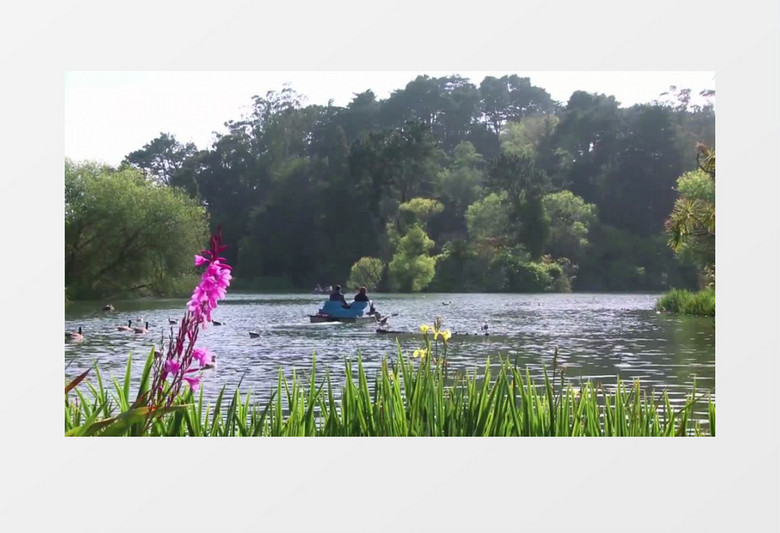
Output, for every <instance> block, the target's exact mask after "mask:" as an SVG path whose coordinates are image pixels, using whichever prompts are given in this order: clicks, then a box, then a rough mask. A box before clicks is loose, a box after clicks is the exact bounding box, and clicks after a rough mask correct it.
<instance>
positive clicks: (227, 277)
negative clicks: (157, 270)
mask: <svg viewBox="0 0 780 533" xmlns="http://www.w3.org/2000/svg"><path fill="white" fill-rule="evenodd" d="M224 249H225V246H224V245H223V244H222V230H221V228H220V229H219V230H217V233H216V234H214V235H213V236H212V237H211V247H210V249H209V250H203V251H201V253H200V254H194V262H195V266H196V267H201V266H205V268H204V269H203V273H202V274H201V278H200V281H199V283H198V285H197V286H196V287H195V288H194V290H193V291H192V295H191V296H190V299H189V301H188V302H187V306H186V308H187V311H186V312H185V314H184V318H183V319H182V321H181V324H180V327H179V331H178V333H177V334H176V336H175V338H174V337H173V336H172V338H171V339H170V341H169V343H168V350H167V357H165V358H163V357H160V358H159V359H156V363H155V367H154V378H153V381H152V386H151V387H150V390H152V391H154V393H153V394H151V395H150V397H149V399H148V401H147V405H149V406H150V408H156V407H158V406H163V405H172V404H173V402H174V401H175V399H176V397H177V395H178V394H179V390H180V386H181V385H182V384H183V383H184V382H186V383H187V384H189V386H190V389H191V390H192V391H193V392H195V391H197V390H199V389H200V386H201V378H200V373H201V372H202V371H203V370H205V369H207V368H214V366H215V364H216V357H214V355H213V354H212V353H211V352H210V351H209V350H208V349H206V348H198V347H195V344H196V342H197V340H198V331H199V330H200V329H202V328H204V329H205V328H206V325H207V323H208V322H211V314H212V311H213V310H214V309H216V307H217V304H218V302H219V300H222V299H223V298H225V296H226V294H227V287H228V286H230V281H231V279H232V274H231V271H232V268H231V267H230V265H227V264H225V261H226V260H225V258H223V257H220V255H219V254H220V252H222V250H224ZM193 361H197V364H193ZM166 381H168V382H169V384H170V386H169V387H164V386H163V384H164V383H166ZM150 412H151V411H150Z"/></svg>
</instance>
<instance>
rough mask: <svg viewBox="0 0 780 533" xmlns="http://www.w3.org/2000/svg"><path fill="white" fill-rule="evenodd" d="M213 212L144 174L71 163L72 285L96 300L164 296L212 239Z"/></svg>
mask: <svg viewBox="0 0 780 533" xmlns="http://www.w3.org/2000/svg"><path fill="white" fill-rule="evenodd" d="M207 229H208V228H207V217H206V210H205V209H204V208H203V207H202V206H199V205H198V204H197V202H196V201H195V200H193V199H191V198H190V197H189V196H187V195H186V194H185V193H184V192H183V191H181V190H179V189H177V188H175V187H162V186H160V185H158V184H156V183H155V182H153V181H151V180H149V179H147V178H145V177H144V174H143V172H142V171H140V170H138V169H134V168H128V167H125V168H123V169H121V170H116V169H113V168H111V167H108V166H101V165H98V164H94V163H89V162H87V163H79V164H75V163H73V162H71V161H68V160H66V161H65V285H66V287H67V289H68V296H69V297H71V296H72V297H73V298H92V297H99V296H104V295H109V294H116V293H125V294H126V293H132V292H137V291H143V292H145V293H152V294H164V293H167V292H169V291H171V290H172V288H173V286H174V284H175V281H176V279H177V278H179V277H181V276H182V275H186V274H193V273H194V269H193V264H192V251H193V250H199V249H200V247H202V245H203V243H204V242H205V241H206V238H207V236H208V232H207Z"/></svg>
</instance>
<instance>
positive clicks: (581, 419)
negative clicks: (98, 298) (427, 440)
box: [65, 344, 715, 437]
mask: <svg viewBox="0 0 780 533" xmlns="http://www.w3.org/2000/svg"><path fill="white" fill-rule="evenodd" d="M445 347H446V344H445ZM151 357H152V356H151V355H150V358H151ZM148 361H149V359H148V360H147V366H149V362H148ZM416 361H417V360H416V359H413V360H408V359H406V358H405V357H404V356H403V354H402V352H401V350H400V347H399V350H398V355H397V359H396V360H395V361H389V360H387V359H384V360H383V361H382V365H381V368H380V370H379V371H378V372H376V374H375V375H374V377H373V378H372V379H371V378H369V376H368V375H367V373H366V371H365V369H364V367H363V362H362V360H361V358H360V357H358V360H357V368H356V369H354V370H353V364H352V363H351V362H350V361H345V364H344V379H345V382H344V385H343V386H340V387H336V386H333V385H332V384H331V379H330V373H329V371H326V373H325V377H324V379H323V378H319V379H318V374H317V365H316V359H314V360H313V361H312V366H311V371H310V375H309V376H308V378H306V377H303V376H302V377H299V375H298V373H297V372H296V371H295V370H293V373H292V376H291V377H290V378H288V377H287V376H285V375H284V374H283V373H282V371H281V369H280V371H279V378H278V385H277V387H276V390H275V391H274V392H273V393H272V394H271V397H270V399H269V400H268V401H267V403H265V405H264V406H261V405H258V404H252V403H251V397H250V393H249V392H247V393H246V395H245V396H244V397H243V398H242V395H241V393H240V392H239V389H238V388H236V390H235V391H234V392H233V394H232V395H228V396H226V395H225V389H224V388H223V389H222V391H221V392H220V394H219V397H218V399H217V402H216V405H215V406H214V408H213V411H212V410H211V406H210V405H209V406H206V408H205V409H204V408H203V397H202V390H201V393H200V396H199V398H198V399H197V400H196V399H195V398H194V396H193V394H192V393H191V392H190V391H189V390H187V391H186V392H183V393H181V394H180V395H179V397H177V398H176V401H175V402H174V404H173V405H172V406H171V407H170V408H166V409H161V410H160V411H158V412H155V413H150V412H148V409H147V408H146V407H145V406H140V405H138V403H137V402H132V401H131V398H130V386H129V379H130V377H129V374H126V375H125V378H124V383H120V382H118V381H117V380H114V391H113V392H109V391H108V390H107V389H106V388H105V386H104V385H103V384H102V381H101V380H100V378H99V376H100V374H99V372H98V370H97V367H95V372H96V375H97V376H98V380H99V381H98V385H97V387H95V386H93V385H92V384H91V383H90V382H88V381H86V380H85V378H86V374H87V372H85V373H84V374H82V375H81V376H79V378H77V379H76V380H74V381H73V382H71V383H70V384H68V385H67V386H66V388H65V435H66V436H89V435H96V436H109V435H115V436H131V435H134V436H198V437H227V436H572V437H578V436H636V437H638V436H644V437H649V436H667V437H669V436H686V435H696V436H706V435H714V432H715V405H714V403H713V402H712V401H711V400H708V404H707V406H708V410H709V421H708V422H709V423H708V424H707V425H704V426H703V425H702V424H701V423H699V422H693V421H692V416H691V415H692V412H693V409H694V407H695V406H696V405H697V404H698V403H699V402H700V401H701V400H702V395H697V394H696V390H695V389H694V390H693V392H692V393H691V394H690V395H688V397H687V398H686V401H685V403H684V404H683V405H682V406H681V407H679V408H678V409H673V408H672V407H671V404H670V401H669V398H668V396H667V394H666V393H665V392H664V393H663V394H661V395H656V394H655V393H652V392H648V391H646V390H643V389H642V388H641V386H640V383H639V381H638V380H635V381H634V382H633V384H632V385H630V386H629V385H627V384H625V383H624V382H622V381H621V380H620V379H619V378H618V379H617V383H616V386H615V390H614V392H608V391H607V390H606V388H605V387H603V386H601V385H600V384H593V383H592V382H590V381H586V382H583V383H580V385H579V386H574V385H572V384H571V383H570V382H566V383H564V381H565V378H564V372H563V370H558V369H557V368H556V364H555V363H556V360H555V359H554V362H553V373H552V377H550V376H549V375H548V373H547V370H546V369H545V370H544V377H543V378H542V379H540V380H534V379H532V378H531V375H530V372H529V370H528V369H526V370H525V372H522V371H521V370H520V369H519V368H518V367H517V366H515V365H512V364H510V363H509V361H507V360H505V359H501V358H499V365H498V368H497V369H496V368H495V367H494V365H491V362H490V360H489V359H488V361H487V362H486V363H485V367H484V370H483V371H482V372H481V375H478V374H477V371H476V370H475V371H474V372H473V373H468V372H465V371H455V372H452V373H451V372H450V371H449V370H448V368H447V366H448V365H447V359H446V351H444V352H443V354H442V356H441V357H439V358H437V359H436V360H432V354H431V352H430V350H428V351H427V352H426V355H424V356H423V357H422V359H421V360H420V362H419V363H417V362H416ZM128 368H129V361H128ZM84 384H86V386H87V387H88V388H89V396H88V395H87V394H84V393H83V392H82V391H81V390H80V388H79V387H83V386H84ZM239 386H240V385H239ZM142 389H143V384H142V385H141V389H140V390H139V395H138V396H139V397H140V396H141V395H140V392H141V390H142ZM226 398H230V400H229V403H228V405H227V408H223V401H224V400H225V399H226ZM337 398H338V400H337Z"/></svg>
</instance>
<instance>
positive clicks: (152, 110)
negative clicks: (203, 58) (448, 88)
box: [65, 71, 715, 166]
mask: <svg viewBox="0 0 780 533" xmlns="http://www.w3.org/2000/svg"><path fill="white" fill-rule="evenodd" d="M420 74H427V75H429V76H432V77H440V76H445V75H451V74H459V75H461V76H463V77H464V78H468V79H469V80H470V81H471V82H472V83H474V85H477V86H479V83H480V82H481V81H482V79H483V78H484V77H485V76H496V77H500V76H503V75H505V74H517V75H519V76H522V77H529V78H530V80H531V83H532V84H533V85H536V86H539V87H542V88H544V89H545V90H547V92H549V93H550V94H551V95H552V97H553V99H555V100H558V101H560V102H563V103H565V102H566V101H567V100H568V99H569V97H570V96H571V94H572V92H574V91H576V90H584V91H588V92H597V93H604V94H607V95H613V96H615V98H616V99H617V100H618V101H619V102H621V104H622V105H623V106H630V105H633V104H636V103H645V102H650V101H652V100H653V99H656V98H658V96H659V94H660V93H662V92H664V91H666V90H668V88H669V86H670V85H676V86H677V87H678V88H690V89H691V90H692V94H694V95H696V94H698V92H699V91H701V90H702V89H715V74H714V72H711V71H709V72H704V71H692V72H683V71H673V72H630V71H629V72H617V71H616V72H594V71H585V72H523V71H482V72H476V71H457V72H444V71H424V72H423V71H420V72H417V71H414V72H412V71H382V72H370V71H342V72H338V71H333V72H328V71H318V72H292V71H283V72H280V71H255V72H251V71H248V72H183V71H182V72H178V71H149V72H118V71H117V72H111V71H79V72H67V73H66V74H65V156H66V157H69V158H71V159H74V160H77V161H81V160H86V159H89V160H95V161H102V162H104V163H108V164H110V165H114V166H116V165H118V164H119V163H120V161H121V160H122V159H124V157H125V156H126V155H127V154H129V153H130V152H132V151H134V150H137V149H139V148H141V147H143V145H145V144H146V143H148V142H149V141H151V140H152V139H154V138H156V137H157V136H159V134H160V133H161V132H166V133H171V134H173V135H174V136H175V137H176V139H177V140H178V141H179V142H182V143H186V142H192V143H194V144H195V145H196V146H197V147H198V148H200V149H206V148H209V147H210V146H211V142H212V140H213V132H215V131H218V132H225V131H226V130H225V128H224V123H225V122H227V121H228V120H236V119H239V118H241V116H242V115H243V114H244V113H245V112H246V111H247V110H248V109H249V106H250V105H251V102H252V100H251V98H252V96H253V95H261V96H264V95H265V94H266V92H268V91H272V90H273V91H279V90H281V89H282V88H284V86H285V84H289V86H290V87H291V88H292V89H294V90H295V91H296V92H298V93H300V94H302V95H304V96H305V98H306V99H305V101H304V105H306V104H322V105H325V104H327V103H328V100H330V99H332V100H333V103H334V105H337V106H344V105H347V104H348V103H349V102H350V101H351V100H352V97H353V95H354V94H355V93H360V92H363V91H365V90H367V89H371V90H373V91H374V93H375V94H376V95H377V98H379V99H385V98H387V97H388V96H389V95H390V93H391V92H392V91H394V90H397V89H402V88H404V87H405V86H406V84H407V83H408V82H410V81H411V80H413V79H414V78H415V77H416V76H417V75H420Z"/></svg>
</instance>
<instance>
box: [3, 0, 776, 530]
mask: <svg viewBox="0 0 780 533" xmlns="http://www.w3.org/2000/svg"><path fill="white" fill-rule="evenodd" d="M216 5H219V6H220V7H219V8H217V7H215V6H216ZM455 5H456V4H454V3H442V2H430V3H423V2H420V1H417V2H385V3H382V4H377V3H371V2H365V1H363V2H311V3H308V2H287V3H278V4H268V3H260V2H249V1H247V2H226V1H223V2H220V3H219V4H217V3H214V2H192V1H190V2H183V1H171V2H165V3H163V2H159V1H155V2H151V1H144V0H137V1H135V2H126V3H122V4H121V7H110V5H109V3H108V2H98V1H88V0H85V1H80V2H76V1H66V2H59V3H57V4H54V3H52V4H45V3H24V4H22V3H18V4H13V5H9V6H6V7H5V8H4V16H3V18H2V20H0V45H2V46H0V66H1V67H2V72H3V81H2V84H0V87H2V89H1V90H2V94H1V95H0V106H2V107H0V110H1V111H2V114H1V115H0V116H2V117H3V127H2V130H0V131H2V133H0V135H2V144H0V146H2V148H3V156H4V157H3V163H4V164H3V166H2V171H3V172H2V179H1V180H0V198H2V210H1V211H2V215H0V216H2V229H3V236H4V239H3V242H4V245H5V250H4V252H5V253H4V254H3V255H4V260H3V262H2V264H3V266H2V274H3V276H2V279H3V280H4V282H5V286H4V290H3V296H4V303H5V309H4V310H3V318H4V322H5V328H4V329H5V334H6V336H5V338H4V342H3V348H4V349H3V353H2V355H3V362H4V366H3V373H2V381H1V382H0V383H2V387H0V394H1V395H2V396H1V397H0V424H2V425H0V427H1V428H2V430H1V431H2V450H3V451H2V454H1V455H0V457H2V458H1V459H0V490H1V491H2V492H1V493H0V530H3V531H14V532H16V531H54V530H57V531H80V532H85V531H139V530H140V531H144V530H147V531H188V532H192V531H307V532H308V531H339V532H347V531H361V532H362V531H394V532H395V531H404V532H407V531H448V532H452V531H469V532H475V531H495V530H505V531H532V532H536V531H599V532H604V531H653V532H655V531H707V532H710V531H727V532H732V531H750V532H763V531H773V532H774V531H777V530H778V529H780V527H778V526H780V515H779V512H778V499H779V498H778V497H779V496H780V493H779V491H778V480H779V478H780V462H779V461H778V458H779V447H778V415H777V413H778V409H777V405H778V396H777V393H776V390H777V388H776V384H777V379H778V323H779V322H778V296H779V291H778V243H780V239H779V238H778V237H779V235H778V209H777V207H778V205H777V204H778V192H779V191H778V180H777V177H778V168H780V166H779V163H780V158H779V157H778V147H780V136H779V135H778V124H780V113H778V95H780V80H779V75H778V65H780V58H778V54H779V51H780V31H778V28H779V25H780V9H779V8H778V6H777V4H776V3H775V2H773V1H769V0H767V1H757V0H753V1H751V0H745V1H741V2H739V3H738V5H737V4H725V3H709V4H706V3H705V4H702V3H701V2H693V1H685V0H683V1H680V0H675V1H672V0H656V1H654V2H647V3H644V2H643V3H640V2H631V3H629V2H624V1H620V2H619V1H612V0H608V1H601V2H580V1H576V2H550V1H547V2H541V1H536V2H522V3H521V2H517V3H495V2H491V1H482V2H478V3H463V4H458V5H459V6H462V7H457V8H456V7H455ZM720 5H728V6H729V8H728V9H726V8H724V7H719V6H720ZM103 69H105V70H148V69H156V70H178V69H181V70H219V69H225V70H264V69H268V70H283V69H292V70H301V71H305V70H405V71H410V70H412V71H414V70H428V69H436V70H445V71H446V70H453V69H457V70H508V71H517V72H519V71H524V70H556V71H563V70H591V71H598V70H707V71H710V70H711V71H715V73H716V77H717V87H716V89H717V95H718V96H717V98H718V118H717V121H718V122H717V136H718V137H717V138H718V145H717V148H718V170H719V172H718V183H717V203H718V228H717V229H718V232H717V235H718V237H717V251H718V254H717V267H718V274H717V276H718V288H717V291H718V292H717V306H718V316H717V326H716V327H717V336H716V346H717V350H716V352H717V355H716V361H717V394H718V404H717V414H718V435H717V437H715V438H705V439H670V440H662V439H545V438H532V439H498V438H492V439H487V438H486V439H479V438H463V439H392V438H384V439H381V438H376V439H358V438H352V439H336V438H331V439H297V440H296V439H223V440H217V439H200V440H198V439H158V440H153V439H135V440H134V439H129V438H126V439H65V438H64V437H63V435H62V434H63V427H62V403H61V402H62V401H63V397H62V396H61V394H62V392H61V391H62V387H63V372H62V370H63V357H62V344H61V342H62V324H63V321H64V313H63V308H62V287H63V280H64V274H63V253H62V249H63V230H62V217H63V206H62V194H63V177H62V174H63V146H64V143H63V123H64V119H63V80H64V72H65V71H68V70H103Z"/></svg>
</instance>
